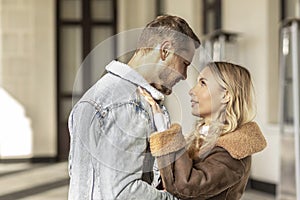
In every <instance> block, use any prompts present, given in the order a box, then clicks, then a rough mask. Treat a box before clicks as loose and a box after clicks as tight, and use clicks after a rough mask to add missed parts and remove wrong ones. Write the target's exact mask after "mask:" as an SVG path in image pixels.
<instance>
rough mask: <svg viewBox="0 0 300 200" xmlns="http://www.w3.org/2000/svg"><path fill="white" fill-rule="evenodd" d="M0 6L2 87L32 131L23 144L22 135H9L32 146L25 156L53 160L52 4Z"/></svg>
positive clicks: (5, 0)
mask: <svg viewBox="0 0 300 200" xmlns="http://www.w3.org/2000/svg"><path fill="white" fill-rule="evenodd" d="M0 4H1V6H2V9H1V12H0V15H1V16H0V19H1V20H0V21H1V23H2V25H1V26H0V27H1V29H2V34H1V39H2V45H1V47H0V48H2V50H3V51H2V53H1V57H2V58H1V64H2V66H1V70H2V86H3V88H4V89H5V90H6V91H7V92H8V93H9V94H10V95H11V96H12V97H13V98H14V99H15V100H17V101H18V102H19V103H20V104H21V105H22V106H23V107H24V110H25V115H26V117H27V118H29V119H30V121H31V129H32V135H31V136H28V137H26V138H24V140H22V139H21V138H22V137H23V136H24V135H22V132H18V133H16V132H14V133H11V134H13V135H14V136H15V140H19V141H22V142H23V143H24V145H26V144H25V143H27V142H30V143H32V150H31V153H30V154H29V155H25V156H55V155H56V123H55V117H56V114H55V111H56V110H55V109H56V108H55V105H56V103H55V46H54V45H55V23H54V22H55V1H54V0H42V1H41V0H17V1H16V0H15V1H14V0H2V1H0ZM16 126H18V125H17V124H16ZM29 137H30V138H29ZM29 139H30V141H28V140H29ZM6 142H7V141H6ZM11 145H12V146H14V145H16V144H15V143H12V144H11ZM16 148H18V147H16ZM11 157H14V155H11Z"/></svg>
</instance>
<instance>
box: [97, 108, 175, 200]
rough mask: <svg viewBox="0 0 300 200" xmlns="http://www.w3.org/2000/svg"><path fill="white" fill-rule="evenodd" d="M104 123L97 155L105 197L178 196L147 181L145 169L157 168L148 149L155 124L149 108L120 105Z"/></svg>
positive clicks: (165, 199)
mask: <svg viewBox="0 0 300 200" xmlns="http://www.w3.org/2000/svg"><path fill="white" fill-rule="evenodd" d="M101 125H102V126H101V129H102V131H103V133H101V136H100V138H99V142H98V145H97V148H96V149H95V156H96V159H97V160H98V161H99V165H96V166H98V169H97V170H98V171H99V173H100V187H101V190H102V195H103V199H121V200H123V199H137V200H143V199H145V200H146V199H147V200H156V199H162V200H176V199H177V198H176V197H174V196H173V195H171V194H170V193H168V192H165V191H160V190H157V189H156V188H154V187H153V186H151V185H150V184H149V183H147V182H145V181H143V178H142V177H143V173H145V172H146V173H147V172H150V171H152V170H153V169H152V164H151V163H149V160H148V159H147V158H149V156H151V153H150V152H147V151H146V149H147V141H148V136H149V134H150V133H151V130H152V124H151V120H150V117H149V116H148V115H147V112H146V111H145V110H143V109H142V108H140V107H139V105H135V104H134V103H128V104H123V105H118V106H116V107H114V108H113V109H112V110H111V111H109V112H108V114H107V116H106V118H104V119H103V122H102V124H101Z"/></svg>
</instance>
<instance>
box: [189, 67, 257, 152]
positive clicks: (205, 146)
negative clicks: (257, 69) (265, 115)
mask: <svg viewBox="0 0 300 200" xmlns="http://www.w3.org/2000/svg"><path fill="white" fill-rule="evenodd" d="M207 67H209V69H210V70H211V72H212V74H213V75H214V76H215V78H216V80H217V82H218V83H219V85H220V86H221V87H222V88H223V89H224V90H225V91H226V95H228V102H227V104H226V106H225V108H224V110H222V111H221V113H220V115H219V117H218V119H216V120H214V121H212V124H211V125H210V128H209V134H208V136H207V137H205V138H203V137H201V136H200V135H199V130H200V129H201V127H202V126H203V125H204V120H203V119H200V120H199V122H198V123H197V125H196V129H195V131H194V132H193V133H192V134H191V135H189V136H188V137H187V142H188V144H189V147H188V149H189V154H190V155H191V154H192V152H195V148H196V149H198V150H199V154H200V155H203V154H205V153H207V152H208V151H209V150H210V149H212V148H213V146H214V145H215V143H216V141H217V138H218V136H219V135H224V134H226V133H229V132H232V131H234V130H236V129H237V128H239V127H240V126H242V125H243V124H245V123H247V122H250V121H252V120H253V118H254V117H255V112H256V107H255V105H254V89H253V83H252V80H251V75H250V72H249V71H248V70H247V69H246V68H244V67H242V66H239V65H236V64H232V63H227V62H211V63H209V64H208V65H207ZM195 145H196V146H195ZM197 146H198V147H197Z"/></svg>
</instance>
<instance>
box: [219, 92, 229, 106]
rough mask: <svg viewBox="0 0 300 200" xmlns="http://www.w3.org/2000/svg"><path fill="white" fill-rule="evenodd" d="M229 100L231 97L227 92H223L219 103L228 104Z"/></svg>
mask: <svg viewBox="0 0 300 200" xmlns="http://www.w3.org/2000/svg"><path fill="white" fill-rule="evenodd" d="M230 98H231V97H230V95H229V92H228V91H227V90H225V92H224V95H223V97H222V99H221V103H223V104H226V103H228V102H229V101H230Z"/></svg>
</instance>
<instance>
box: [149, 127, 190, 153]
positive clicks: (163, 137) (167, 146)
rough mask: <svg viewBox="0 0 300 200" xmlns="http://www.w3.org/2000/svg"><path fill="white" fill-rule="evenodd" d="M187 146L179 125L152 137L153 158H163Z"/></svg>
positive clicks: (156, 133)
mask: <svg viewBox="0 0 300 200" xmlns="http://www.w3.org/2000/svg"><path fill="white" fill-rule="evenodd" d="M185 145H186V142H185V139H184V137H183V135H182V133H181V126H180V125H179V124H172V125H171V127H170V128H169V129H167V130H165V131H162V132H155V133H153V134H152V135H151V136H150V149H151V153H152V155H153V156H163V155H167V154H169V153H172V152H175V151H178V150H180V149H182V148H184V147H185Z"/></svg>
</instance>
